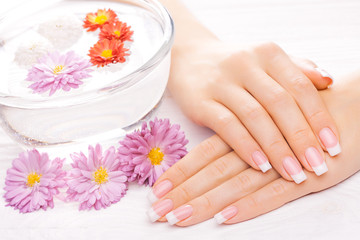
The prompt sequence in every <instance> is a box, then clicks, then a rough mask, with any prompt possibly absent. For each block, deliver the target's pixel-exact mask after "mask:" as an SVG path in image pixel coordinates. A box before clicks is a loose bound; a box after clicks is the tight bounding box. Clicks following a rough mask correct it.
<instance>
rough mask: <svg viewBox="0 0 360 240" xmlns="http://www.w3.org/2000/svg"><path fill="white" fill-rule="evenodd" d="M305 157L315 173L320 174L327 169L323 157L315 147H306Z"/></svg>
mask: <svg viewBox="0 0 360 240" xmlns="http://www.w3.org/2000/svg"><path fill="white" fill-rule="evenodd" d="M305 157H306V160H307V161H308V163H309V164H310V166H311V167H312V169H313V170H314V172H315V174H316V175H318V176H320V175H322V174H324V173H326V172H327V171H328V168H327V165H326V162H325V159H324V158H323V157H322V156H321V154H320V153H319V151H318V150H317V149H316V148H314V147H309V148H308V149H306V151H305Z"/></svg>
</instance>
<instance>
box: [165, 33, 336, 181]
mask: <svg viewBox="0 0 360 240" xmlns="http://www.w3.org/2000/svg"><path fill="white" fill-rule="evenodd" d="M179 45H180V44H178V47H175V48H174V49H173V58H172V61H173V63H172V67H171V73H170V82H169V89H170V91H171V92H172V94H173V96H174V98H175V99H176V100H177V102H178V104H180V106H181V107H182V109H183V111H184V112H185V113H186V114H187V116H188V117H189V118H191V119H192V120H194V121H195V122H196V123H198V124H200V125H203V126H207V127H209V128H211V129H212V130H214V131H215V132H216V133H217V134H218V135H219V136H220V137H221V138H222V139H223V140H224V141H225V142H226V143H228V144H229V145H230V147H231V148H232V149H234V151H235V152H236V154H237V155H238V156H239V157H240V158H241V159H243V160H244V161H245V162H246V163H248V164H249V165H250V166H251V167H253V168H254V169H261V170H262V171H263V172H266V171H267V170H269V169H270V168H271V165H272V166H273V167H274V168H275V169H276V171H277V172H278V173H279V174H280V175H281V176H282V177H284V178H285V179H287V180H290V181H292V180H294V181H295V182H296V183H300V182H302V181H304V180H305V179H306V175H305V174H304V172H303V170H302V167H301V165H300V163H301V164H302V166H304V167H305V169H306V170H308V171H315V173H316V174H317V175H321V174H323V173H324V172H326V171H327V167H326V163H325V158H324V151H323V149H326V150H327V151H328V152H329V154H330V155H331V156H334V155H336V154H338V153H339V152H340V151H341V150H340V146H339V141H338V139H339V135H338V132H337V129H336V126H335V124H334V121H333V118H332V117H331V116H330V114H329V112H328V110H327V109H326V106H325V105H324V103H323V101H322V99H321V98H320V96H319V93H318V92H317V89H316V87H315V86H314V84H313V83H312V81H311V80H310V79H309V78H308V77H307V76H309V77H311V79H312V80H313V81H314V83H315V85H316V86H318V87H319V88H323V87H325V86H327V85H328V84H329V83H331V78H329V77H328V76H326V75H325V74H324V73H323V72H322V71H317V70H316V69H317V68H316V66H315V65H314V64H312V63H306V62H305V61H301V60H296V61H295V62H296V64H295V63H294V61H293V60H292V59H290V58H289V57H288V56H287V54H286V53H285V52H284V51H283V50H282V49H281V48H280V47H279V46H277V45H276V44H274V43H266V44H261V45H257V46H254V47H248V48H245V49H240V50H238V49H236V48H234V47H233V46H228V45H225V44H224V43H222V42H221V41H218V40H209V41H205V40H203V41H201V43H200V42H199V43H198V42H196V41H195V40H194V41H193V42H191V44H189V45H187V46H186V47H185V46H181V47H180V46H179ZM320 72H322V73H323V75H321V74H320ZM324 76H325V77H324ZM319 139H320V140H321V143H322V144H323V145H321V143H320V141H319ZM299 161H300V163H299ZM269 162H270V163H271V165H270V164H269Z"/></svg>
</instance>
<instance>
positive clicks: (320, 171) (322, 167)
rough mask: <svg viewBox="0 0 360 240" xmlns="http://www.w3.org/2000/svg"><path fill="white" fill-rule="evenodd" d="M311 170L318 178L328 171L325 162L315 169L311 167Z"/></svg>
mask: <svg viewBox="0 0 360 240" xmlns="http://www.w3.org/2000/svg"><path fill="white" fill-rule="evenodd" d="M312 169H313V170H314V172H315V174H316V175H318V176H320V175H322V174H324V173H326V172H327V171H328V167H327V165H326V163H325V162H323V163H322V164H321V165H319V166H316V167H312Z"/></svg>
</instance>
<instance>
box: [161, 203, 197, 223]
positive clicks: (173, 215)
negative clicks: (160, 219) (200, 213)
mask: <svg viewBox="0 0 360 240" xmlns="http://www.w3.org/2000/svg"><path fill="white" fill-rule="evenodd" d="M192 212H193V208H192V206H190V205H184V206H181V207H179V208H177V209H175V210H174V211H171V212H169V213H168V214H166V219H167V221H168V222H169V223H170V225H174V224H175V223H178V222H180V221H182V220H184V219H186V218H188V217H190V216H191V214H192Z"/></svg>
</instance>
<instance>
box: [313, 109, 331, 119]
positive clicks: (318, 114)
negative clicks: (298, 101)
mask: <svg viewBox="0 0 360 240" xmlns="http://www.w3.org/2000/svg"><path fill="white" fill-rule="evenodd" d="M326 117H327V114H326V112H325V111H324V110H322V109H320V110H316V111H315V112H313V113H311V114H310V116H309V122H319V121H321V122H324V120H323V119H326Z"/></svg>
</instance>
